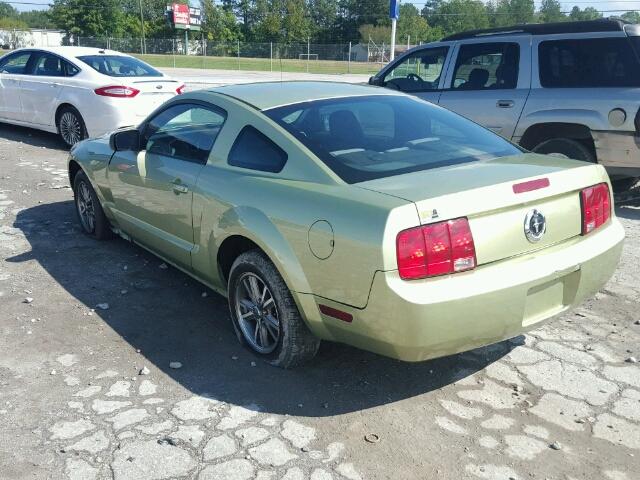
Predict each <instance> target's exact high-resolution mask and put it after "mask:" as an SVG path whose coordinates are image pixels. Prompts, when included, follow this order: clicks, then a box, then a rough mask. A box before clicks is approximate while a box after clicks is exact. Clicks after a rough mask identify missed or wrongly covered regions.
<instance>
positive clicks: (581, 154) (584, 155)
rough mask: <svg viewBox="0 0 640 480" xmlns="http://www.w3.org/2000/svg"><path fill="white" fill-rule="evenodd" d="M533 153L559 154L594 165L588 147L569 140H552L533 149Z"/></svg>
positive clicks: (592, 156) (594, 160) (593, 158)
mask: <svg viewBox="0 0 640 480" xmlns="http://www.w3.org/2000/svg"><path fill="white" fill-rule="evenodd" d="M532 151H533V152H535V153H541V154H545V155H551V154H554V153H559V154H561V155H564V156H565V157H567V158H572V159H574V160H581V161H583V162H589V163H596V156H595V154H594V153H593V152H592V151H591V149H590V148H589V147H587V146H586V145H584V144H582V143H580V142H579V141H577V140H572V139H570V138H552V139H551V140H546V141H544V142H542V143H539V144H538V145H536V146H535V147H533V150H532Z"/></svg>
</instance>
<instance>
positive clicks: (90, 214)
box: [73, 171, 113, 240]
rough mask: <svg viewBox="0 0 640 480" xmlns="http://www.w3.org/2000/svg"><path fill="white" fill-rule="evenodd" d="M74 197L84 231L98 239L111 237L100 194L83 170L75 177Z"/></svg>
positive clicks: (111, 233)
mask: <svg viewBox="0 0 640 480" xmlns="http://www.w3.org/2000/svg"><path fill="white" fill-rule="evenodd" d="M73 197H74V203H75V206H76V213H77V214H78V220H79V221H80V226H81V227H82V231H83V232H84V233H86V234H87V235H89V236H91V237H93V238H95V239H97V240H107V239H109V238H111V237H112V236H113V232H112V231H111V225H109V220H108V219H107V217H106V216H105V214H104V210H102V205H100V200H98V195H96V192H95V190H94V189H93V187H92V186H91V182H90V181H89V179H88V178H87V175H86V174H85V173H84V172H83V171H80V172H78V173H77V174H76V176H75V177H74V179H73Z"/></svg>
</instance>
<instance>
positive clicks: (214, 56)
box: [0, 30, 411, 74]
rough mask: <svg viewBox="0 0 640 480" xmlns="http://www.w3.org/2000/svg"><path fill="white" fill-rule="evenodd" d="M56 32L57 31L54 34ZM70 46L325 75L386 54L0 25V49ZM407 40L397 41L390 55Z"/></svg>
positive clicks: (365, 46)
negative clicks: (68, 33) (80, 33)
mask: <svg viewBox="0 0 640 480" xmlns="http://www.w3.org/2000/svg"><path fill="white" fill-rule="evenodd" d="M54 33H57V36H56V35H54ZM54 45H75V46H82V47H96V48H105V49H111V50H116V51H119V52H123V53H129V54H132V55H135V56H138V57H140V58H141V59H142V60H144V61H146V62H147V63H149V64H151V65H153V66H156V67H161V68H162V67H165V68H166V67H176V68H198V69H222V70H245V71H247V70H248V71H271V72H308V73H325V74H348V73H351V74H373V73H375V72H377V71H378V70H380V68H381V67H382V66H383V65H385V64H386V63H387V62H388V61H389V58H390V53H391V52H390V49H389V45H384V44H382V45H376V44H375V43H374V42H372V41H370V42H368V43H367V42H364V43H363V42H360V43H356V42H350V43H344V44H318V43H312V42H310V41H309V42H307V43H291V44H282V43H275V42H273V43H250V42H242V41H237V42H226V43H223V42H211V41H207V40H204V39H193V40H187V39H186V38H167V39H141V38H110V37H75V38H74V37H69V36H66V35H64V33H63V32H51V33H50V34H49V35H48V37H45V38H44V40H43V37H42V36H37V35H36V34H35V32H29V31H16V30H13V31H3V30H0V49H4V50H11V49H14V48H20V47H39V46H54ZM410 47H411V46H410V45H402V46H398V48H397V49H396V54H398V53H401V52H402V51H404V50H405V49H407V48H410Z"/></svg>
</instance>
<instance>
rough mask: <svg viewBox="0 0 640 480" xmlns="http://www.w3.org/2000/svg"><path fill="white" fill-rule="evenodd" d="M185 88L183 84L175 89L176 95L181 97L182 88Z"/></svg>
mask: <svg viewBox="0 0 640 480" xmlns="http://www.w3.org/2000/svg"><path fill="white" fill-rule="evenodd" d="M185 86H186V85H184V84H183V85H180V86H179V87H178V88H176V93H177V94H178V95H182V94H183V93H184V88H185Z"/></svg>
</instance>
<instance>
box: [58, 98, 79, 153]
mask: <svg viewBox="0 0 640 480" xmlns="http://www.w3.org/2000/svg"><path fill="white" fill-rule="evenodd" d="M56 127H57V128H58V133H59V134H60V138H62V141H63V142H64V143H66V144H67V146H68V147H73V146H74V145H75V144H76V143H78V142H80V141H82V140H84V139H85V138H87V127H86V126H85V124H84V120H83V119H82V115H80V112H78V110H76V109H75V108H73V107H71V106H69V107H63V108H62V110H60V112H59V113H58V118H57V120H56Z"/></svg>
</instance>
